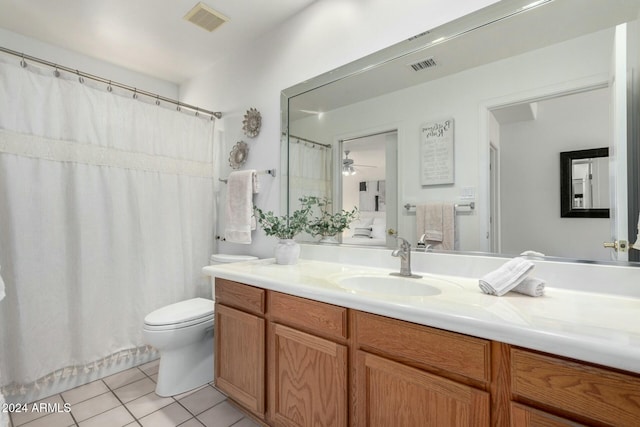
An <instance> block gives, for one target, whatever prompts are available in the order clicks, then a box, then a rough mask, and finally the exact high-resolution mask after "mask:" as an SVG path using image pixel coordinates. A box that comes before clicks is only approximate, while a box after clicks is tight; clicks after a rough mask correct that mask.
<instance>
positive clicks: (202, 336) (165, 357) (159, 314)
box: [142, 254, 257, 396]
mask: <svg viewBox="0 0 640 427" xmlns="http://www.w3.org/2000/svg"><path fill="white" fill-rule="evenodd" d="M252 259H257V258H256V257H252V256H248V255H225V254H214V255H212V256H211V263H212V264H218V263H229V262H240V261H248V260H252ZM213 318H214V301H213V300H210V299H206V298H193V299H189V300H186V301H181V302H177V303H175V304H170V305H168V306H165V307H162V308H159V309H157V310H154V311H153V312H151V313H149V314H148V315H147V316H146V317H145V318H144V328H143V330H142V335H143V338H144V341H145V342H146V343H147V344H149V345H151V346H153V347H154V348H155V349H156V350H158V351H159V352H160V368H159V371H158V382H157V384H156V394H157V395H159V396H174V395H176V394H180V393H184V392H185V391H188V390H192V389H194V388H197V387H200V386H202V385H204V384H207V383H210V382H212V381H213Z"/></svg>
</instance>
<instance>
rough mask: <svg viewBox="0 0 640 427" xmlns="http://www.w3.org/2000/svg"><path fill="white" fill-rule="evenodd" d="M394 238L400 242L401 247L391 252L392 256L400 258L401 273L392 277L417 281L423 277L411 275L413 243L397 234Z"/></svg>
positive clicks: (393, 274)
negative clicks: (409, 278)
mask: <svg viewBox="0 0 640 427" xmlns="http://www.w3.org/2000/svg"><path fill="white" fill-rule="evenodd" d="M393 237H395V238H396V239H397V240H398V241H400V246H399V247H398V248H397V249H395V250H394V251H393V252H391V256H395V257H400V273H390V274H391V275H392V276H400V277H411V278H416V279H417V278H420V277H422V276H419V275H417V274H412V273H411V243H409V242H408V241H407V240H406V239H403V238H402V237H400V236H398V235H396V234H393Z"/></svg>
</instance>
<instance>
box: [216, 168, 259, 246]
mask: <svg viewBox="0 0 640 427" xmlns="http://www.w3.org/2000/svg"><path fill="white" fill-rule="evenodd" d="M258 190H259V188H258V177H257V173H256V171H255V170H246V171H236V172H231V173H230V174H229V178H228V179H227V203H226V214H227V218H226V224H225V232H224V237H225V239H226V240H227V242H232V243H242V244H246V245H248V244H250V243H251V230H255V229H256V219H255V217H254V216H253V194H254V193H257V192H258Z"/></svg>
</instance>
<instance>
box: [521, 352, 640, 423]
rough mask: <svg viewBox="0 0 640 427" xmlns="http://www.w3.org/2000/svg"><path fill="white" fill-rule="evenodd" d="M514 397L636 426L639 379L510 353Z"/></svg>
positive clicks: (639, 414)
mask: <svg viewBox="0 0 640 427" xmlns="http://www.w3.org/2000/svg"><path fill="white" fill-rule="evenodd" d="M511 370H512V371H511V372H512V375H511V383H512V384H511V387H512V392H513V394H515V395H516V396H520V397H523V398H526V399H530V400H532V401H535V402H539V403H541V404H544V405H547V406H549V407H553V408H558V409H560V410H564V411H568V412H569V413H572V414H575V415H577V416H583V417H588V418H590V419H593V420H596V421H599V422H602V423H606V424H612V425H616V426H638V425H640V376H635V375H627V374H623V373H619V372H615V371H610V370H608V369H604V368H598V367H594V366H590V365H586V364H581V363H578V362H574V361H569V360H565V359H561V358H557V357H551V356H546V355H542V354H538V353H533V352H529V351H526V350H522V349H517V348H512V349H511Z"/></svg>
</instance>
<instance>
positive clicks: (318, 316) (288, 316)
mask: <svg viewBox="0 0 640 427" xmlns="http://www.w3.org/2000/svg"><path fill="white" fill-rule="evenodd" d="M269 313H270V314H271V320H272V321H275V322H279V323H283V324H287V325H290V326H296V327H299V328H301V329H304V330H307V331H310V332H313V333H316V334H318V335H320V336H323V337H330V338H347V309H346V308H344V307H338V306H336V305H331V304H326V303H323V302H318V301H312V300H308V299H305V298H300V297H294V296H291V295H287V294H282V293H280V292H271V293H270V294H269Z"/></svg>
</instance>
